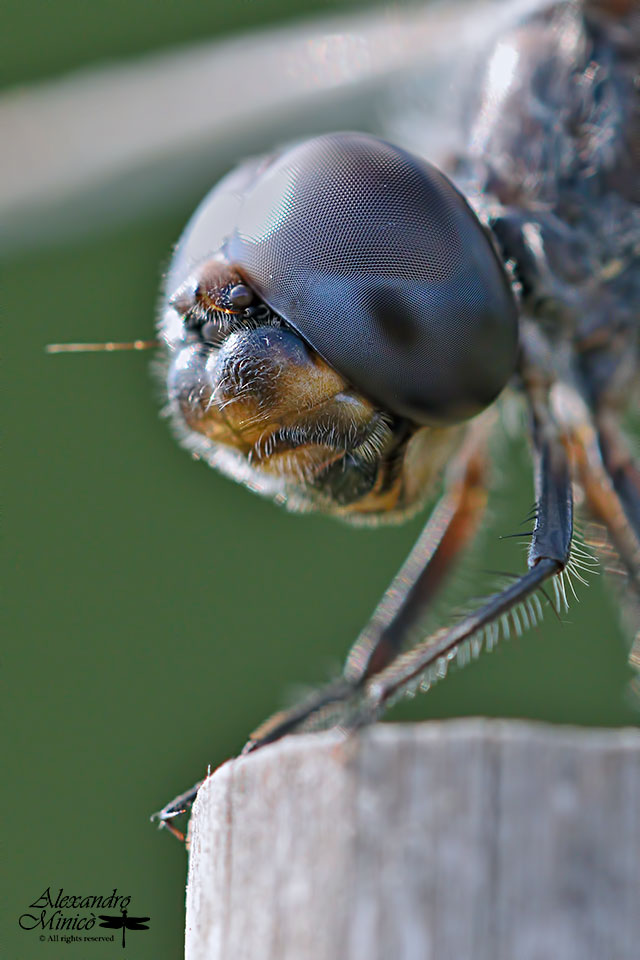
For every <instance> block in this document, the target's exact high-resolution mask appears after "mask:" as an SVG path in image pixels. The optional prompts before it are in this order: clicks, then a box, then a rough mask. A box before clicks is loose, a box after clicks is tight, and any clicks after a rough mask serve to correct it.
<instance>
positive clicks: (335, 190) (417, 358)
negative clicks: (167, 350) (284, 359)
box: [169, 133, 518, 423]
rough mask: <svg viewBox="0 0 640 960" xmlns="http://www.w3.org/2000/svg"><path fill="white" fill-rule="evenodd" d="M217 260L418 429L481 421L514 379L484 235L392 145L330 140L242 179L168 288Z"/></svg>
mask: <svg viewBox="0 0 640 960" xmlns="http://www.w3.org/2000/svg"><path fill="white" fill-rule="evenodd" d="M218 250H222V252H223V253H224V254H225V256H226V257H227V258H228V260H229V262H230V263H231V264H232V265H233V266H235V267H237V269H238V271H239V272H240V274H241V275H242V276H243V277H244V278H245V279H246V281H247V283H248V284H249V285H250V286H251V288H252V289H253V290H254V291H255V292H256V293H257V294H258V295H259V296H260V297H261V298H262V299H263V300H264V301H265V302H266V303H267V304H268V305H269V306H270V307H271V308H272V309H273V310H274V311H275V312H276V313H277V314H278V315H280V316H281V317H282V318H283V319H284V320H286V321H287V322H288V323H289V324H291V326H293V327H294V328H295V329H296V330H297V331H298V332H299V333H300V334H301V335H302V336H303V337H304V338H305V339H306V340H307V341H308V342H309V343H310V344H311V346H312V347H314V349H315V350H316V351H317V352H318V353H320V354H321V355H322V356H323V357H324V358H325V360H327V361H328V362H329V363H330V364H331V365H332V366H333V367H335V368H336V369H337V370H338V371H339V372H340V373H341V374H342V375H343V376H344V377H346V378H347V379H348V380H349V381H350V382H352V383H353V384H354V385H355V386H356V387H357V388H358V389H359V390H361V391H362V392H364V393H366V394H368V395H369V396H370V397H372V399H374V400H376V401H377V402H379V403H380V404H382V405H383V406H385V407H386V408H388V409H389V410H391V411H392V412H394V413H396V414H399V415H401V416H405V417H408V418H409V419H411V420H413V421H416V422H417V423H451V422H455V421H457V420H463V419H465V418H467V417H470V416H473V415H474V414H475V413H477V412H479V411H480V410H482V409H483V408H484V407H486V406H487V405H488V404H489V403H491V401H492V400H493V399H495V397H496V396H497V394H498V393H499V392H500V390H501V389H502V388H503V387H504V385H505V384H506V382H507V381H508V379H509V378H510V376H511V375H512V373H513V370H514V367H515V361H516V351H517V338H518V330H517V309H516V305H515V301H514V298H513V294H512V292H511V289H510V286H509V283H508V280H507V277H506V274H505V271H504V268H503V267H502V265H501V263H500V262H499V260H498V258H497V256H496V254H495V252H494V250H493V247H492V245H491V243H490V241H489V239H488V237H487V236H486V235H485V232H484V230H483V228H482V226H481V224H480V222H479V221H478V219H477V218H476V216H475V214H474V213H473V212H472V210H471V209H470V207H469V206H468V204H467V203H466V201H465V200H464V199H463V197H462V196H461V195H460V194H459V193H458V191H457V190H456V189H455V188H454V187H453V186H452V184H451V183H450V182H449V181H448V180H447V178H446V177H445V176H444V175H443V174H442V173H440V172H439V171H438V170H437V169H436V168H435V167H433V166H431V165H430V164H429V163H427V162H426V161H424V160H422V159H420V158H418V157H414V156H412V155H411V154H409V153H407V152H406V151H404V150H401V149H400V148H398V147H395V146H392V145H391V144H388V143H386V142H384V141H382V140H378V139H376V138H374V137H371V136H368V135H366V134H359V133H336V134H329V135H326V136H321V137H317V138H315V139H312V140H308V141H305V142H303V143H300V144H298V145H295V146H293V147H291V148H289V149H287V150H284V151H283V152H282V153H280V154H277V155H275V156H273V157H270V158H267V159H266V160H262V161H253V162H250V163H248V164H245V165H244V166H242V167H240V168H239V169H238V170H237V171H235V172H234V173H233V174H231V175H230V176H228V177H226V178H225V179H224V180H223V181H222V182H221V183H220V184H219V185H218V187H216V188H215V189H214V190H213V191H212V193H211V194H209V196H208V197H207V198H206V200H205V201H204V203H203V204H202V205H201V207H200V208H199V210H198V211H197V212H196V214H195V216H194V218H193V221H192V223H191V224H190V226H189V227H188V228H187V231H186V233H185V236H184V237H183V240H182V242H181V245H180V246H179V248H178V251H177V258H176V260H174V265H173V269H172V273H173V274H174V278H173V280H172V278H171V277H170V279H169V282H170V283H172V282H174V283H176V284H177V283H180V282H181V281H182V280H184V277H185V275H186V273H187V272H188V271H189V269H190V268H191V267H192V266H193V265H194V264H196V263H197V262H199V261H202V260H203V259H204V258H205V257H206V256H209V255H211V254H212V253H215V252H216V251H218ZM176 273H179V274H180V275H178V276H176Z"/></svg>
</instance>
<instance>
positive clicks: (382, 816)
mask: <svg viewBox="0 0 640 960" xmlns="http://www.w3.org/2000/svg"><path fill="white" fill-rule="evenodd" d="M639 951H640V731H638V730H635V729H625V730H589V729H587V730H585V729H575V728H571V727H548V726H543V725H539V724H532V723H522V722H513V721H490V720H459V721H449V722H445V723H436V722H433V723H425V724H419V725H413V726H409V725H379V726H376V727H373V728H371V729H368V730H366V731H365V732H364V733H362V734H360V735H358V736H354V737H351V738H348V739H345V738H344V737H343V736H342V735H340V734H338V733H333V732H332V733H328V734H313V735H307V736H300V737H295V738H288V739H286V740H284V741H281V742H280V743H277V744H275V745H273V746H271V747H266V748H264V749H263V750H261V751H258V752H257V753H256V754H253V755H251V756H249V757H246V758H243V759H238V760H233V761H230V762H229V763H227V764H225V765H224V766H223V767H221V768H220V769H219V770H217V771H216V772H215V773H214V774H213V775H212V776H211V777H210V778H209V780H208V781H207V782H206V784H205V785H204V786H203V788H202V789H201V791H200V793H199V795H198V798H197V801H196V804H195V806H194V812H193V817H192V823H191V853H190V865H189V883H188V890H187V937H186V957H187V960H205V958H206V960H223V958H224V960H245V958H246V960H343V958H344V960H414V958H415V960H546V958H549V960H591V958H593V960H638V956H640V952H639Z"/></svg>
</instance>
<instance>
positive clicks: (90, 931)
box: [18, 887, 150, 948]
mask: <svg viewBox="0 0 640 960" xmlns="http://www.w3.org/2000/svg"><path fill="white" fill-rule="evenodd" d="M130 903H131V897H130V896H123V895H122V894H118V890H117V888H115V887H114V889H113V891H112V893H110V894H108V895H107V896H105V895H103V894H95V893H91V894H86V893H83V894H82V893H81V894H66V893H65V892H64V888H63V887H60V889H59V890H58V892H57V893H54V892H52V890H51V887H47V889H46V890H45V891H44V893H41V894H40V896H39V897H38V898H37V900H34V901H33V903H31V904H30V905H29V911H30V912H28V913H23V914H22V915H21V916H20V917H19V918H18V924H19V926H20V927H21V928H22V929H23V930H28V931H32V932H33V931H38V932H39V939H40V941H41V942H45V941H46V942H49V943H79V942H82V943H97V942H100V943H104V942H105V941H108V942H111V943H113V942H114V941H116V935H115V932H114V933H111V934H107V933H102V932H100V933H99V932H98V931H97V929H96V928H97V927H103V928H106V929H107V930H113V931H116V930H121V931H122V938H120V937H118V938H117V939H121V940H122V947H123V948H124V947H125V945H126V933H127V930H148V929H149V927H148V921H149V919H150V918H149V917H132V916H130V915H129V912H128V909H127V908H128V907H129V904H130ZM101 909H102V910H105V909H106V910H115V911H118V910H119V911H120V912H119V913H98V911H99V910H101ZM31 911H34V912H31Z"/></svg>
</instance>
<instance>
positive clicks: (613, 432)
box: [596, 410, 640, 550]
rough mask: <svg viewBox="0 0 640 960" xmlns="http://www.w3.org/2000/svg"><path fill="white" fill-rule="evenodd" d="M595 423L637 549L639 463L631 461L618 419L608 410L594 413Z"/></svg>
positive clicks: (639, 493) (639, 545)
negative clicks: (632, 531)
mask: <svg viewBox="0 0 640 960" xmlns="http://www.w3.org/2000/svg"><path fill="white" fill-rule="evenodd" d="M596 425H597V429H598V447H599V449H600V454H601V456H602V462H603V464H604V467H605V470H606V471H607V473H608V474H609V477H610V478H611V482H612V484H613V488H614V490H615V492H616V494H617V495H618V498H619V500H620V504H621V506H622V509H623V510H624V513H625V516H626V518H627V520H628V522H629V524H630V525H631V526H632V527H633V530H634V531H635V535H636V539H637V542H638V549H639V550H640V466H639V465H638V464H637V463H635V462H634V460H633V457H632V456H631V452H630V451H629V447H628V445H627V443H626V441H625V439H624V437H623V435H622V431H621V429H620V427H619V426H618V423H617V418H615V417H614V415H613V414H612V413H611V412H610V411H608V410H603V411H600V412H599V413H598V414H596Z"/></svg>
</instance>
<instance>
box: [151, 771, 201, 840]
mask: <svg viewBox="0 0 640 960" xmlns="http://www.w3.org/2000/svg"><path fill="white" fill-rule="evenodd" d="M203 783H204V780H199V781H198V783H194V785H193V786H192V787H191V789H190V790H185V792H184V793H181V794H179V795H178V796H177V797H174V799H173V800H171V801H170V802H169V803H167V804H165V806H164V807H163V808H162V810H158V811H157V813H152V814H151V820H156V821H157V822H158V826H159V827H160V828H164V829H165V830H168V831H169V833H171V834H173V836H174V837H175V838H176V840H179V841H180V842H181V843H184V842H185V834H184V833H183V832H182V830H179V829H178V827H176V826H175V824H174V823H173V822H172V821H173V820H174V819H175V818H176V817H179V816H181V815H182V814H184V813H187V812H188V810H189V809H190V808H191V806H192V805H193V801H194V800H195V798H196V795H197V793H198V790H199V789H200V787H201V786H202V784H203Z"/></svg>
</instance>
